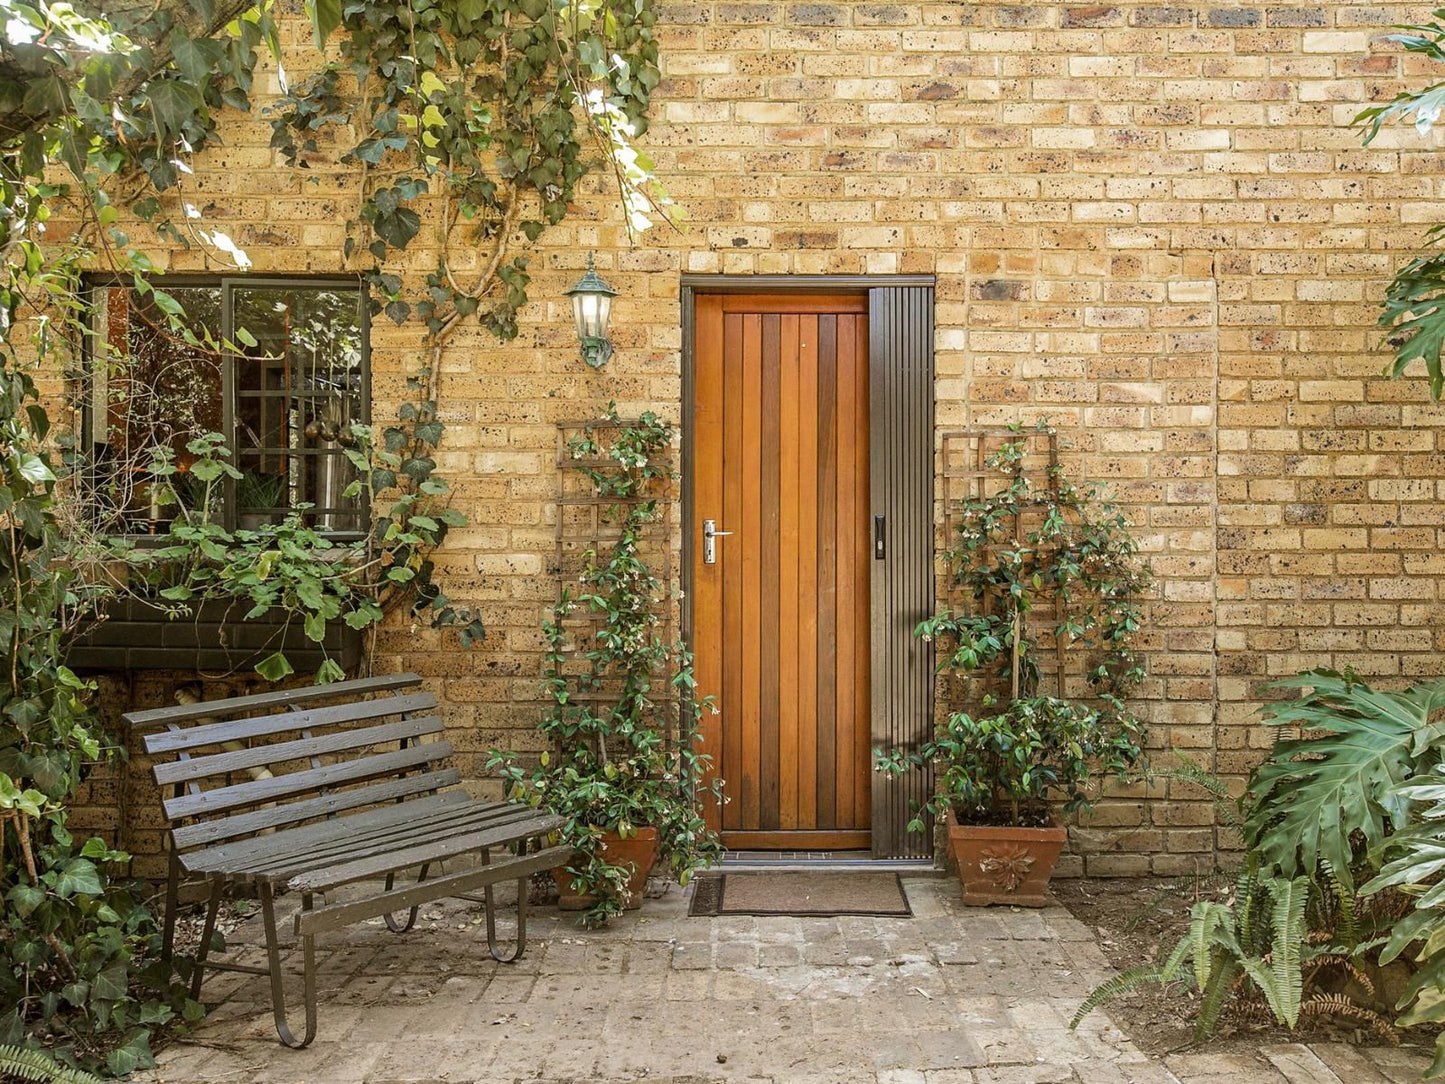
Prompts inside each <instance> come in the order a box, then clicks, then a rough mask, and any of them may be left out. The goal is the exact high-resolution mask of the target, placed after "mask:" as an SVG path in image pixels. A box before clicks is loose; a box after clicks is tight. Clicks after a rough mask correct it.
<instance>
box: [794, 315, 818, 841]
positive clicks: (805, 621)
mask: <svg viewBox="0 0 1445 1084" xmlns="http://www.w3.org/2000/svg"><path fill="white" fill-rule="evenodd" d="M797 494H798V540H799V541H798V696H797V700H798V766H797V771H796V772H795V773H794V774H795V775H796V778H797V781H798V782H797V788H798V826H799V827H800V828H817V827H818V790H817V787H816V786H815V785H814V780H815V779H816V778H817V775H818V546H817V537H818V317H817V315H816V314H808V315H805V316H802V317H800V318H799V322H798V481H797Z"/></svg>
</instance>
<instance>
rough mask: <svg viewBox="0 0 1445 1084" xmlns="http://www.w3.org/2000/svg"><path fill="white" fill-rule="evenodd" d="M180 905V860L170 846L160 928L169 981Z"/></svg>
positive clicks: (163, 956)
mask: <svg viewBox="0 0 1445 1084" xmlns="http://www.w3.org/2000/svg"><path fill="white" fill-rule="evenodd" d="M180 905H181V860H180V858H179V857H178V856H177V855H176V848H175V844H173V843H172V844H171V845H170V864H169V868H168V869H167V872H166V902H165V908H166V916H165V924H164V925H163V926H162V927H161V960H162V962H164V963H165V965H166V974H167V981H169V975H170V966H171V960H172V959H174V957H175V952H176V917H177V914H176V913H177V911H179V910H180Z"/></svg>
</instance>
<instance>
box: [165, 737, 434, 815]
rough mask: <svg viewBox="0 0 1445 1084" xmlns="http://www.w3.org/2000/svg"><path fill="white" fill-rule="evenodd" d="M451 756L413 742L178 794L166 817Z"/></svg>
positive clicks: (256, 801) (219, 809)
mask: <svg viewBox="0 0 1445 1084" xmlns="http://www.w3.org/2000/svg"><path fill="white" fill-rule="evenodd" d="M451 755H452V747H451V745H450V744H449V743H448V742H444V741H434V742H427V743H426V744H424V745H413V746H411V747H410V748H408V749H401V750H398V751H397V752H395V753H381V754H378V755H376V756H369V757H359V758H358V759H356V760H346V761H342V762H340V763H338V764H327V765H325V766H324V767H321V768H308V769H307V770H305V771H300V772H288V773H287V774H286V775H278V776H274V777H273V778H271V779H254V780H251V781H250V782H247V783H237V784H235V785H234V786H230V787H217V788H215V789H213V790H203V791H201V792H200V793H199V794H182V795H180V796H179V797H176V798H169V799H167V800H166V802H165V813H166V816H167V817H169V818H170V819H171V820H181V819H182V818H184V817H197V816H206V815H208V814H213V813H226V812H229V811H230V810H232V809H244V808H246V807H247V806H253V805H260V804H262V803H263V802H274V801H277V800H279V799H281V798H292V797H295V796H297V795H300V794H312V793H315V792H316V791H318V790H320V789H321V788H323V787H330V786H336V785H338V784H341V783H357V782H360V781H361V780H363V779H372V778H375V777H376V776H379V775H388V774H390V773H392V772H402V771H405V770H406V769H408V768H419V767H421V766H422V765H424V764H431V763H434V762H436V761H439V760H445V759H446V758H447V757H449V756H451Z"/></svg>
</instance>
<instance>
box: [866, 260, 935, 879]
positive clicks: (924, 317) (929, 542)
mask: <svg viewBox="0 0 1445 1084" xmlns="http://www.w3.org/2000/svg"><path fill="white" fill-rule="evenodd" d="M868 325H869V339H868V345H869V350H868V355H869V362H868V365H869V399H870V403H871V419H870V421H871V425H870V430H871V433H870V440H871V451H872V454H871V463H870V489H871V501H872V513H873V515H874V516H875V517H876V516H882V517H884V519H883V532H884V555H883V556H882V558H881V559H880V558H879V557H878V554H877V552H876V549H875V552H874V560H873V562H872V572H873V574H872V576H871V582H872V592H871V595H872V598H871V607H872V667H873V673H872V687H873V745H874V747H875V748H903V749H910V750H911V749H916V748H917V747H918V746H919V745H920V744H921V743H922V742H924V741H926V740H927V739H928V738H929V736H930V735H931V734H932V732H933V651H932V648H931V645H929V644H926V643H924V642H922V641H921V640H919V639H917V638H916V637H915V636H914V635H913V630H914V628H915V627H916V626H917V624H918V622H919V621H921V620H923V619H924V618H925V617H927V616H928V615H929V614H930V613H931V612H932V609H933V287H931V286H880V287H875V288H873V289H870V290H869V291H868ZM932 789H933V776H932V773H931V772H928V771H915V772H909V773H908V774H906V775H904V776H902V777H900V778H898V779H890V778H887V777H885V776H882V775H879V774H878V773H876V772H875V773H874V775H873V854H874V856H875V857H878V858H931V857H932V856H933V826H932V821H931V819H930V820H929V821H928V825H927V829H926V830H925V831H924V832H914V833H909V832H908V831H907V825H908V822H909V821H910V820H911V819H912V818H913V815H914V810H915V809H916V808H917V807H918V806H919V805H921V804H922V803H923V802H924V801H926V800H927V798H928V796H929V794H930V793H931V792H932Z"/></svg>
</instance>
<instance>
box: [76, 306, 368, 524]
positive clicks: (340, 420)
mask: <svg viewBox="0 0 1445 1084" xmlns="http://www.w3.org/2000/svg"><path fill="white" fill-rule="evenodd" d="M158 285H159V286H160V287H161V288H162V289H163V290H165V292H166V293H167V294H169V295H170V296H171V297H173V298H174V299H175V300H176V301H177V302H178V303H179V304H180V306H181V308H182V309H183V311H184V320H185V322H186V325H187V326H188V327H189V328H190V329H191V331H192V332H193V334H194V335H195V337H196V339H197V340H198V342H199V344H200V345H197V344H195V343H188V342H186V341H185V340H184V339H183V338H181V337H177V336H176V335H175V334H174V333H173V332H172V331H170V330H169V329H168V327H167V325H166V321H165V319H164V317H163V315H162V314H161V313H160V312H159V311H158V309H157V306H156V303H155V301H154V299H153V298H147V297H143V296H141V295H140V294H139V293H138V292H137V291H135V290H132V289H130V288H129V287H125V286H107V287H99V288H97V289H95V290H94V291H93V306H94V308H93V314H92V330H93V333H94V334H93V340H92V348H91V350H90V357H91V363H90V386H89V388H88V389H87V397H86V407H87V423H86V425H87V433H88V436H89V444H90V453H91V456H92V463H93V470H92V471H91V477H92V497H93V500H94V502H95V509H96V515H97V517H98V518H99V519H100V520H101V522H103V523H105V524H106V525H108V526H110V527H111V528H112V529H118V530H122V531H128V532H131V533H154V532H156V531H157V530H162V529H163V528H164V523H165V522H166V520H168V519H170V518H172V517H173V516H174V515H175V514H176V509H175V508H174V507H168V506H167V505H166V503H165V502H164V500H163V499H161V496H160V494H161V492H162V487H161V486H160V485H158V484H157V483H156V482H155V480H154V479H153V478H152V476H151V474H150V469H149V468H150V465H151V461H152V450H153V449H154V448H156V447H157V446H161V447H168V448H170V449H171V451H172V453H173V454H174V455H175V461H176V465H177V474H176V476H175V478H174V484H175V489H176V490H177V492H178V494H179V495H180V498H181V500H182V502H183V503H184V504H187V505H190V506H192V507H194V505H195V504H196V503H197V502H198V501H199V500H200V495H201V491H202V487H201V486H200V485H199V484H198V483H195V482H193V481H192V478H191V474H190V471H189V468H190V467H191V465H192V463H193V462H194V459H195V457H194V456H193V455H192V454H191V453H189V452H187V451H186V447H185V446H186V443H187V442H188V441H190V440H191V439H193V438H194V437H196V436H198V435H200V434H203V433H208V432H220V433H222V435H223V436H224V437H225V438H226V441H227V444H228V446H229V447H230V448H231V449H232V452H233V455H234V459H233V462H234V463H235V465H236V467H237V468H238V469H239V470H240V471H241V472H242V477H241V479H240V481H238V482H237V483H236V484H235V486H234V487H233V488H232V489H231V490H230V493H229V495H230V496H231V497H232V498H233V499H234V504H233V506H232V507H231V508H229V509H220V508H218V509H216V510H215V511H216V512H217V514H225V513H226V512H229V513H230V516H229V517H228V521H229V522H231V523H232V524H233V525H234V526H238V527H243V528H245V527H255V526H257V525H259V524H261V523H264V522H268V521H276V520H279V519H281V518H282V517H284V516H285V514H286V513H287V511H288V510H290V509H292V508H295V507H297V506H299V505H302V504H310V505H314V506H315V507H314V508H313V509H311V510H309V511H308V512H307V513H306V516H307V519H308V521H310V522H311V523H313V524H314V525H316V526H318V527H320V528H324V529H329V530H338V531H360V530H362V529H363V527H364V521H363V517H362V510H361V507H360V502H359V501H358V500H357V499H355V498H348V497H346V496H345V495H344V492H345V490H346V487H347V486H348V485H349V484H350V483H351V482H352V481H353V480H354V479H355V477H356V472H355V470H354V468H353V467H352V466H351V464H350V462H349V461H348V460H347V459H346V456H345V450H346V449H347V448H348V447H351V446H353V445H354V443H355V437H354V434H353V431H352V426H353V425H354V424H356V423H359V422H362V421H364V420H365V419H366V379H365V359H364V353H365V333H364V322H363V309H362V305H363V298H362V294H361V291H360V289H359V288H346V287H339V286H330V285H308V284H284V285H283V284H278V283H272V284H267V283H264V282H263V283H256V284H252V283H250V282H247V283H233V284H230V285H228V286H227V285H223V284H220V283H216V284H206V285H196V284H184V285H168V284H166V283H164V282H161V283H159V284H158ZM228 309H229V311H227V310H228ZM228 317H229V319H228ZM225 328H229V329H230V333H231V338H232V341H233V342H235V343H236V344H237V345H238V346H240V348H241V350H242V354H241V356H239V357H235V358H226V357H224V356H223V355H222V353H221V351H220V350H219V347H218V345H217V344H219V342H220V341H221V340H222V333H223V329H225ZM253 342H254V345H251V344H252V343H253ZM228 378H229V379H230V380H231V381H232V396H231V409H230V411H229V417H228V416H227V411H226V409H225V407H226V404H225V401H224V400H225V397H224V395H223V390H224V387H225V381H226V380H227V379H228ZM217 488H218V490H219V488H220V487H217Z"/></svg>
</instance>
